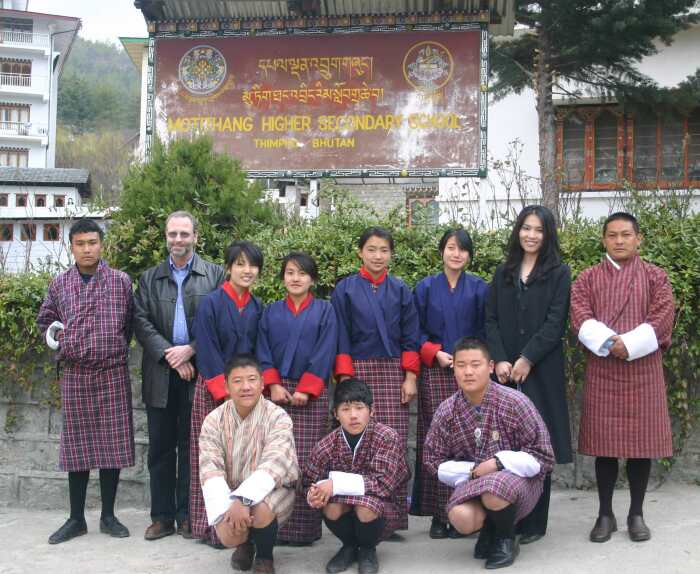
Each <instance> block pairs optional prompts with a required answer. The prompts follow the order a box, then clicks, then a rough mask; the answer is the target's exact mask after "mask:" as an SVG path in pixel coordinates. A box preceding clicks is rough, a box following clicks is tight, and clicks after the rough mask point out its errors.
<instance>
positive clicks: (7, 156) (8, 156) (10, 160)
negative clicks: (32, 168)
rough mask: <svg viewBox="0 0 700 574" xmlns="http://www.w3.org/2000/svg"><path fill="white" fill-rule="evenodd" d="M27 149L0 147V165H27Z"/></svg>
mask: <svg viewBox="0 0 700 574" xmlns="http://www.w3.org/2000/svg"><path fill="white" fill-rule="evenodd" d="M28 162H29V150H28V149H17V148H0V167H27V163H28Z"/></svg>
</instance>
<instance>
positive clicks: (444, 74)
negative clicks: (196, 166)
mask: <svg viewBox="0 0 700 574" xmlns="http://www.w3.org/2000/svg"><path fill="white" fill-rule="evenodd" d="M453 70H454V62H453V60H452V54H450V51H449V50H448V49H447V48H446V47H445V46H443V45H442V44H440V43H439V42H433V41H430V40H429V41H425V42H418V43H417V44H414V45H413V46H411V47H410V48H409V49H408V51H407V52H406V55H405V56H404V59H403V75H404V78H406V81H407V82H408V83H409V84H410V85H411V86H413V87H414V88H415V89H416V90H418V91H420V92H423V93H425V94H427V95H429V94H434V93H435V92H438V91H440V89H441V88H442V87H443V86H445V84H447V82H449V81H450V78H452V72H453Z"/></svg>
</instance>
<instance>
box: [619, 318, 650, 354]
mask: <svg viewBox="0 0 700 574" xmlns="http://www.w3.org/2000/svg"><path fill="white" fill-rule="evenodd" d="M620 338H621V339H622V342H623V343H624V344H625V347H627V352H628V353H629V356H628V357H627V360H628V361H634V360H635V359H641V358H642V357H646V356H647V355H649V354H650V353H653V352H654V351H656V349H658V348H659V341H658V340H657V339H656V333H655V332H654V328H653V327H652V326H651V325H650V324H649V323H642V324H641V325H639V326H638V327H636V328H635V329H632V330H631V331H628V332H627V333H623V334H622V335H620Z"/></svg>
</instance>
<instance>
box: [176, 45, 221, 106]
mask: <svg viewBox="0 0 700 574" xmlns="http://www.w3.org/2000/svg"><path fill="white" fill-rule="evenodd" d="M178 75H179V78H180V82H181V83H182V85H183V86H185V88H186V89H187V91H188V92H190V93H191V94H193V95H195V96H206V95H207V94H211V93H212V92H214V91H216V90H217V89H218V88H219V87H220V86H221V84H223V82H224V80H225V79H226V58H224V56H223V55H222V54H221V52H219V50H217V49H216V48H214V47H212V46H205V45H202V46H195V47H194V48H191V49H190V50H188V51H187V53H186V54H185V55H184V56H183V57H182V59H181V60H180V66H179V68H178Z"/></svg>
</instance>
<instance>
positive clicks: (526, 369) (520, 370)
mask: <svg viewBox="0 0 700 574" xmlns="http://www.w3.org/2000/svg"><path fill="white" fill-rule="evenodd" d="M531 369H532V365H531V364H530V361H528V360H527V359H525V358H523V357H519V358H518V360H517V361H515V365H513V370H512V371H511V372H510V378H511V379H512V380H513V382H514V383H524V382H525V379H527V376H528V375H529V374H530V370H531Z"/></svg>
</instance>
